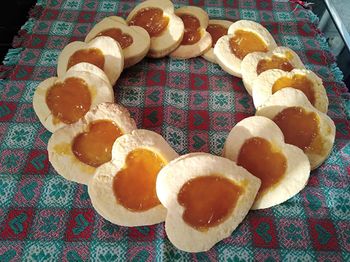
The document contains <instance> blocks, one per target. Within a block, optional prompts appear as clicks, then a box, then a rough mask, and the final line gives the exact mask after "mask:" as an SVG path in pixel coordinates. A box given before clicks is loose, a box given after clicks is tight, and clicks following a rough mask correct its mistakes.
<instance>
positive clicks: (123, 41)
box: [96, 28, 134, 49]
mask: <svg viewBox="0 0 350 262" xmlns="http://www.w3.org/2000/svg"><path fill="white" fill-rule="evenodd" d="M98 36H109V37H112V38H113V39H114V40H115V41H117V42H118V43H119V44H120V47H121V48H122V49H124V48H127V47H128V46H130V45H131V44H132V43H133V41H134V40H133V39H132V37H131V35H129V34H124V33H123V32H122V30H120V29H119V28H110V29H106V30H104V31H102V32H100V33H98V35H96V37H98Z"/></svg>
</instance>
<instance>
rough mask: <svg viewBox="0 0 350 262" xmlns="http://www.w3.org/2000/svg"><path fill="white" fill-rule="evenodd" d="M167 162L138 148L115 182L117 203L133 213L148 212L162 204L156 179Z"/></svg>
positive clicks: (148, 151)
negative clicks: (158, 195)
mask: <svg viewBox="0 0 350 262" xmlns="http://www.w3.org/2000/svg"><path fill="white" fill-rule="evenodd" d="M165 164H166V163H165V161H164V160H163V159H162V158H161V157H160V156H159V155H158V154H156V153H154V152H153V151H150V150H148V149H144V148H138V149H135V150H133V151H131V152H130V153H129V154H128V155H127V157H126V160H125V165H124V167H123V168H122V169H121V170H120V171H119V172H118V173H117V174H116V176H115V177H114V180H113V190H114V194H115V196H116V199H117V201H118V202H119V203H120V204H121V205H123V206H124V207H125V208H127V209H129V210H131V211H136V212H140V211H146V210H148V209H150V208H152V207H155V206H157V205H159V204H160V202H159V200H158V197H157V194H156V179H157V175H158V172H159V171H160V169H161V168H162V167H163V166H165Z"/></svg>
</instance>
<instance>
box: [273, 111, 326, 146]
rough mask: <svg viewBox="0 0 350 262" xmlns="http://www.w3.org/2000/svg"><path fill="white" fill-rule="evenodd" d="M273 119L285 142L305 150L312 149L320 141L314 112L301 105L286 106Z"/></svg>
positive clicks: (316, 117)
mask: <svg viewBox="0 0 350 262" xmlns="http://www.w3.org/2000/svg"><path fill="white" fill-rule="evenodd" d="M273 121H274V122H275V123H276V124H277V125H278V126H279V128H280V129H281V130H282V132H283V135H284V139H285V141H286V143H288V144H292V145H295V146H297V147H299V148H300V149H302V150H303V151H304V152H306V151H314V150H315V149H317V147H320V145H322V143H320V141H318V140H317V141H318V143H317V144H319V145H316V143H314V142H316V141H315V139H316V138H317V137H319V120H318V116H317V114H315V113H314V112H310V113H308V112H306V111H305V109H304V108H302V107H288V108H286V109H283V110H282V111H281V112H280V113H278V114H277V115H276V116H275V117H274V118H273Z"/></svg>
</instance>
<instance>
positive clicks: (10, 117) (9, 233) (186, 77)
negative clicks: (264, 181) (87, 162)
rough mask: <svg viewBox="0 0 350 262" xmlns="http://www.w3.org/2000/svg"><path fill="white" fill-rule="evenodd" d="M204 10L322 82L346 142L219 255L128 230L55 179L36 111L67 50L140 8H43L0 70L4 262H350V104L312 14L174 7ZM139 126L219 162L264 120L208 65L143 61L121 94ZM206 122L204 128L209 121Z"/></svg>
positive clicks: (157, 231)
mask: <svg viewBox="0 0 350 262" xmlns="http://www.w3.org/2000/svg"><path fill="white" fill-rule="evenodd" d="M174 2H175V4H176V6H180V5H183V4H197V5H199V6H201V7H203V8H204V9H205V10H206V11H207V12H208V13H209V15H210V17H212V18H226V19H229V20H233V21H234V20H237V19H250V20H255V21H258V22H260V23H261V24H263V25H264V26H266V27H267V28H268V30H269V31H270V32H271V33H272V34H273V36H274V37H275V39H276V41H277V43H279V44H281V45H286V46H289V47H290V48H292V49H293V50H295V51H296V52H297V53H298V54H299V55H300V57H301V59H302V60H303V62H304V63H305V64H306V66H307V67H308V68H309V69H311V70H313V71H314V72H315V73H317V74H318V75H319V76H320V77H321V78H322V79H323V82H324V85H325V87H326V89H327V94H328V97H329V100H330V107H329V112H328V114H329V116H330V117H331V118H332V119H333V120H334V122H335V124H336V127H337V133H336V141H335V144H334V147H333V151H332V153H331V155H330V156H329V158H328V159H327V161H326V162H325V163H324V164H323V165H322V166H320V167H319V168H318V169H316V170H315V171H313V172H312V173H311V177H310V180H309V183H308V184H307V186H306V188H305V189H304V190H303V191H302V192H301V193H299V194H298V195H296V196H295V197H293V198H292V199H290V200H289V201H287V202H285V203H283V204H281V205H278V206H275V207H273V208H269V209H266V210H260V211H252V212H250V213H249V214H248V216H247V217H246V218H245V219H244V221H243V222H242V223H241V225H240V226H239V227H238V228H237V230H236V231H234V233H233V234H232V236H231V237H229V238H227V239H225V240H223V241H221V242H219V243H218V244H217V245H215V247H214V248H212V249H211V250H210V251H208V252H205V253H198V254H190V253H185V252H181V251H179V250H177V249H176V248H174V247H173V246H172V244H171V243H170V242H169V240H168V239H167V238H166V236H165V232H164V224H163V223H161V224H158V225H155V226H149V227H137V228H126V227H118V226H115V225H112V224H111V223H109V222H107V221H106V220H104V219H103V218H101V217H100V216H99V215H98V214H97V213H96V212H95V211H94V209H93V208H92V206H91V203H90V200H89V196H88V194H87V188H86V187H85V186H82V185H78V184H76V183H72V182H68V181H66V180H64V179H63V178H62V177H61V176H59V175H57V173H56V172H55V171H54V169H53V168H52V166H51V165H50V164H49V162H48V158H47V152H46V145H47V141H48V139H49V137H50V135H51V134H50V133H49V132H48V131H46V130H45V129H44V128H43V127H42V126H41V124H40V123H39V121H38V119H37V117H36V115H35V114H34V112H33V109H32V96H33V92H34V90H35V88H36V86H37V85H38V84H39V83H40V81H43V80H44V79H46V78H48V77H51V76H54V75H56V60H57V56H58V54H59V53H60V51H61V50H62V49H63V47H64V46H65V45H67V44H68V43H69V42H71V41H74V40H82V39H84V37H85V35H86V33H87V32H88V31H89V30H90V29H91V28H92V26H93V24H94V23H96V22H97V21H99V20H101V19H102V18H104V17H106V16H108V15H121V16H124V17H125V16H126V14H127V13H129V12H130V11H131V10H132V8H133V6H134V5H135V4H134V3H133V2H131V1H127V0H120V1H107V0H104V1H93V0H86V1H83V0H48V1H38V3H37V5H36V6H35V7H34V9H33V10H31V12H30V15H31V17H30V19H29V20H28V21H27V23H26V24H25V25H24V27H23V29H22V31H21V35H20V36H21V38H20V39H18V43H17V48H18V49H13V50H11V52H10V53H9V54H8V57H7V60H6V63H5V65H4V66H2V68H1V76H2V78H3V79H2V80H1V82H0V83H1V85H0V86H1V99H0V141H1V143H0V174H1V176H0V261H18V260H24V261H27V260H35V261H38V260H42V261H55V260H59V261H61V260H64V261H85V260H93V261H95V260H99V261H115V260H133V261H140V260H142V261H146V260H147V261H151V260H152V261H153V260H156V261H173V260H180V261H184V260H197V261H216V260H222V261H243V260H244V261H252V260H258V261H281V260H283V261H295V260H297V259H301V260H303V261H313V260H322V261H323V260H332V261H341V260H344V261H346V260H350V242H349V239H350V230H349V229H350V202H349V199H350V190H349V189H350V181H349V172H350V165H349V163H350V142H349V141H350V121H349V117H350V104H349V97H350V96H349V93H348V92H347V89H346V87H345V85H344V83H343V82H342V81H341V78H340V74H339V69H338V68H337V65H336V64H335V61H334V58H333V56H332V55H331V53H330V50H329V49H328V46H327V45H326V42H325V39H324V38H323V36H322V35H320V34H319V33H318V31H317V30H316V24H314V23H313V21H314V20H313V19H312V18H313V15H312V14H311V13H310V12H309V11H307V10H304V9H302V8H300V7H298V8H296V10H295V11H294V12H292V10H294V8H295V6H294V5H291V4H290V3H288V2H285V1H277V0H274V1H273V0H256V1H254V0H239V1H230V0H225V1H212V0H208V1H174ZM115 90H116V98H117V101H118V102H119V103H121V104H123V105H124V106H126V107H127V108H128V109H129V110H130V112H131V113H132V116H133V117H134V119H135V121H136V123H137V125H138V127H142V128H146V129H150V130H153V131H156V132H158V133H160V134H162V135H163V136H164V137H165V139H166V140H167V141H168V142H169V143H170V145H171V146H173V148H174V149H175V150H176V151H177V152H178V153H179V154H185V153H188V152H195V151H204V152H210V153H212V154H216V155H218V154H220V153H221V150H222V146H223V143H224V141H225V138H226V136H227V134H228V132H229V131H230V130H231V128H232V127H233V126H234V124H235V123H237V122H238V121H240V120H241V119H243V118H245V117H247V116H251V115H254V113H255V111H254V107H253V104H252V100H251V98H250V97H249V96H248V94H247V93H246V91H245V90H244V87H243V86H242V81H241V80H240V79H238V78H236V77H232V76H230V75H228V74H226V73H225V72H224V71H222V70H221V69H220V68H219V67H218V66H217V65H214V64H212V63H209V62H206V61H205V60H203V59H201V58H196V59H190V60H186V61H180V60H172V59H170V58H164V59H160V60H154V59H145V60H143V61H142V62H141V63H139V64H137V65H135V66H134V67H132V68H130V69H127V70H125V71H124V72H123V74H122V76H121V78H120V79H119V80H118V82H117V85H116V87H115ZM199 120H200V121H199Z"/></svg>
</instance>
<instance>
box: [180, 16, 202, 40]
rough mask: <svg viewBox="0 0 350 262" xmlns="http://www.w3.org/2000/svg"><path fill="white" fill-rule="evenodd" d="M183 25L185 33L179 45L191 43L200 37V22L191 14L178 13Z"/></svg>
mask: <svg viewBox="0 0 350 262" xmlns="http://www.w3.org/2000/svg"><path fill="white" fill-rule="evenodd" d="M180 18H181V19H182V22H183V23H184V26H185V33H184V36H183V38H182V42H181V45H193V44H195V43H197V42H198V41H199V40H200V39H201V31H200V26H201V25H200V22H199V20H198V18H197V17H195V16H193V15H187V14H183V15H180Z"/></svg>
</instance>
